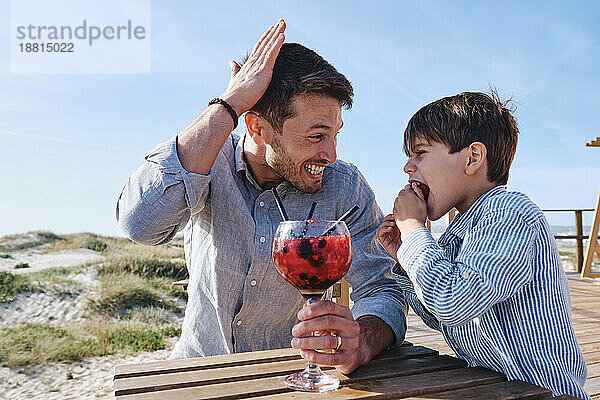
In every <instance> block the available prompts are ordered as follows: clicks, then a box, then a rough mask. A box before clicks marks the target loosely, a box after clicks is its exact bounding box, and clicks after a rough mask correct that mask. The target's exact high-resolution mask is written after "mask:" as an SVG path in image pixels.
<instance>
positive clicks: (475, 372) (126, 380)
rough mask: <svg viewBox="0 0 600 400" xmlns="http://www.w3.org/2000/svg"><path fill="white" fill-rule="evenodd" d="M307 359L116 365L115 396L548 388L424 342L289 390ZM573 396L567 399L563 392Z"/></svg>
mask: <svg viewBox="0 0 600 400" xmlns="http://www.w3.org/2000/svg"><path fill="white" fill-rule="evenodd" d="M305 365H306V362H305V361H304V360H302V359H301V358H300V356H299V352H298V351H297V350H294V349H280V350H268V351H258V352H252V353H238V354H229V355H221V356H213V357H202V358H191V359H185V360H170V361H157V362H149V363H144V364H131V365H117V366H116V367H115V376H114V386H115V397H116V398H117V399H118V400H125V399H130V400H139V399H161V400H170V399H242V398H249V397H252V398H255V397H264V398H268V399H273V400H275V399H303V398H327V399H330V398H331V399H356V398H377V399H383V398H385V399H388V398H411V399H490V400H491V399H547V398H551V393H550V391H548V390H546V389H543V388H541V387H539V386H535V385H531V384H529V383H525V382H521V381H510V382H507V380H506V377H505V376H504V375H502V374H499V373H497V372H494V371H490V370H488V369H485V368H465V363H464V362H463V361H461V360H458V359H456V358H454V357H450V356H446V355H442V356H440V355H439V354H438V352H437V351H435V350H431V349H428V348H426V347H422V346H412V345H410V344H407V345H403V346H402V347H399V348H392V349H388V350H385V351H384V352H383V353H382V354H380V355H379V356H378V357H377V358H376V359H375V360H373V361H371V362H370V363H369V364H368V365H366V366H363V367H361V368H359V369H357V370H356V371H354V372H353V373H351V374H349V375H344V374H341V373H340V372H339V371H337V370H335V369H332V368H328V367H324V368H323V369H324V370H325V371H327V372H328V373H330V374H333V375H336V376H337V377H338V378H339V379H340V381H341V382H342V383H341V385H340V389H339V390H337V391H333V392H327V393H306V392H292V391H289V390H288V389H287V388H286V387H285V386H284V384H283V382H282V380H283V378H284V377H285V376H286V375H288V374H290V373H292V372H296V371H299V370H302V369H303V368H304V367H305ZM561 398H564V399H567V398H572V397H569V396H566V397H561Z"/></svg>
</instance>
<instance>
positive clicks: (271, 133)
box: [117, 20, 406, 373]
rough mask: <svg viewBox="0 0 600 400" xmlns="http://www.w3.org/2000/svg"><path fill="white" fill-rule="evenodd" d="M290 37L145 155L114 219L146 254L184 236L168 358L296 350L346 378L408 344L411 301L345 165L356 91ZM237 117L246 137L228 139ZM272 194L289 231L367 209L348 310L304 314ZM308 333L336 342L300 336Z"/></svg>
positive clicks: (359, 227)
mask: <svg viewBox="0 0 600 400" xmlns="http://www.w3.org/2000/svg"><path fill="white" fill-rule="evenodd" d="M284 31H285V22H284V21H283V20H281V21H279V22H278V23H277V24H276V25H275V26H273V27H271V28H270V29H269V30H268V31H267V32H265V34H264V35H263V36H262V37H261V39H260V40H259V41H258V43H257V44H256V45H255V46H254V49H253V50H252V52H251V53H250V55H249V56H248V58H247V60H246V61H245V62H244V63H243V65H242V66H241V67H240V66H239V65H238V64H237V63H235V62H233V61H232V62H231V63H230V67H231V79H230V81H229V84H228V86H227V89H226V90H225V92H223V94H222V95H221V96H220V97H219V98H218V99H215V100H213V101H211V102H210V103H211V104H210V105H209V106H208V107H207V108H206V109H205V110H204V111H203V112H202V113H201V114H200V115H199V116H198V117H197V118H196V119H195V120H194V121H193V122H192V123H191V124H190V125H189V126H188V127H187V128H185V129H184V130H183V132H181V133H180V134H179V135H178V136H177V137H176V138H174V139H172V140H170V141H168V142H166V143H163V144H161V145H159V146H157V147H156V148H155V149H154V150H153V151H152V152H150V153H149V154H148V155H147V156H146V162H145V163H144V164H143V165H142V166H141V167H140V168H139V169H138V170H137V171H136V172H135V173H134V174H133V175H132V176H131V177H130V178H129V180H128V182H127V184H126V185H125V188H124V189H123V192H122V193H121V196H120V198H119V200H118V203H117V220H118V222H119V225H120V226H121V228H122V229H123V230H124V231H125V232H126V233H127V234H128V235H129V237H131V238H132V239H133V240H135V241H136V242H140V243H144V244H149V245H157V244H162V243H166V242H168V241H169V240H171V239H172V238H173V236H174V235H175V234H176V233H177V232H178V231H179V230H181V229H182V228H183V227H184V226H186V224H187V228H186V231H185V255H186V261H187V263H188V264H187V265H188V270H189V274H190V279H189V286H188V298H189V301H188V306H187V309H186V314H185V319H184V322H183V327H182V335H181V339H180V340H179V342H178V343H177V344H176V346H175V349H174V350H173V354H172V358H183V357H197V356H205V355H214V354H223V353H232V352H243V351H256V350H264V349H270V348H282V347H287V346H289V345H290V341H291V344H292V346H293V347H295V348H299V349H302V352H301V354H302V356H303V357H304V358H306V359H307V360H309V361H313V362H317V363H320V364H325V365H334V366H336V367H337V368H338V369H339V370H340V371H341V372H344V373H348V372H351V371H353V370H354V369H356V367H358V366H360V365H362V364H365V363H366V362H368V361H369V360H371V358H373V357H374V356H375V355H376V354H378V353H379V352H380V351H381V350H382V349H383V348H385V347H387V346H389V345H391V344H394V343H395V344H400V343H401V342H402V340H403V339H404V334H405V330H406V320H405V309H404V297H403V295H402V293H401V292H400V290H399V289H398V287H397V285H396V284H395V283H394V281H393V280H392V279H391V276H390V275H389V270H390V266H391V264H392V263H393V261H392V259H391V258H390V257H389V256H387V254H386V253H385V251H383V249H382V248H381V247H379V245H378V242H377V239H376V238H375V233H376V231H377V227H378V225H379V223H380V222H381V220H382V219H383V214H382V213H381V210H380V209H379V207H378V206H377V204H376V203H375V197H374V194H373V192H372V190H371V189H370V188H369V186H368V184H367V183H366V181H365V180H364V178H363V177H362V175H361V174H360V172H358V170H357V169H356V167H355V166H353V165H351V164H348V163H345V162H343V161H337V162H336V157H337V156H336V141H337V133H338V131H339V130H340V128H341V127H342V119H341V106H342V105H343V106H346V107H348V108H349V107H350V106H351V104H352V95H353V91H352V86H351V85H350V83H349V82H348V80H347V79H346V78H345V77H344V76H343V75H342V74H340V73H338V72H337V71H336V70H335V68H333V67H332V66H331V65H330V64H328V63H327V62H326V61H325V60H323V59H322V58H321V57H320V56H319V55H317V54H316V53H315V52H313V51H312V50H309V49H307V48H305V47H303V46H301V45H298V44H285V45H284V44H283V41H284ZM242 114H244V122H245V124H246V132H245V134H244V135H243V136H242V137H239V136H237V135H232V134H231V131H232V130H233V129H235V126H236V125H237V116H238V115H242ZM272 188H276V189H277V191H278V193H279V194H280V195H281V198H282V200H283V203H284V204H285V206H286V209H287V211H288V214H289V218H290V219H304V218H306V216H307V213H308V210H309V208H310V206H311V204H312V202H313V201H315V202H317V207H316V210H315V213H314V215H315V217H316V218H319V219H332V220H333V219H337V218H339V217H340V216H341V215H342V214H343V213H344V212H345V211H347V210H348V209H350V208H352V207H353V206H354V205H356V204H358V205H359V207H360V209H359V211H358V212H356V213H354V215H353V216H352V217H351V218H349V219H348V221H346V222H347V225H348V228H349V230H350V233H351V235H352V240H353V246H354V260H353V264H352V267H351V268H350V271H349V272H348V274H347V275H346V279H347V280H348V282H349V283H350V284H351V285H352V288H353V294H352V298H353V300H354V302H355V303H354V307H353V309H352V312H350V311H349V310H348V309H347V308H345V307H342V306H340V305H337V304H335V303H333V302H331V301H320V302H317V303H314V304H312V305H310V306H306V307H304V308H302V303H303V300H302V297H301V296H300V294H299V293H298V291H297V290H296V289H295V288H293V287H292V286H291V285H289V284H288V283H286V282H285V281H284V280H283V279H282V278H281V277H280V276H279V275H278V273H277V272H276V270H275V268H274V266H273V264H272V258H271V243H272V241H273V234H274V233H275V229H276V228H277V225H278V224H279V222H280V221H281V217H280V215H279V212H278V210H277V206H276V203H275V201H274V197H273V193H272V191H271V190H269V189H272ZM301 308H302V310H301V311H300V312H299V313H298V310H300V309H301ZM298 319H299V320H300V321H301V322H299V323H297V324H296V325H294V324H295V323H296V322H297V321H298ZM292 328H293V329H292ZM312 331H321V332H326V333H327V332H329V333H334V334H335V335H337V337H339V338H341V341H340V339H338V338H337V337H336V336H334V335H331V334H324V335H321V336H313V337H302V336H304V335H305V334H306V333H309V332H312ZM292 335H293V338H292ZM315 349H319V350H325V351H328V352H318V351H315Z"/></svg>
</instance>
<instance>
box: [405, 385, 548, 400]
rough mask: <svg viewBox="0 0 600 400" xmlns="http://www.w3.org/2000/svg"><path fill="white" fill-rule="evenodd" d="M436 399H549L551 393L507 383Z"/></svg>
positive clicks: (438, 395) (439, 395)
mask: <svg viewBox="0 0 600 400" xmlns="http://www.w3.org/2000/svg"><path fill="white" fill-rule="evenodd" d="M435 398H436V399H440V400H441V399H448V400H480V399H494V400H509V399H528V400H533V399H536V400H537V399H550V398H552V392H551V391H550V390H548V389H545V388H543V387H540V386H537V385H532V384H531V383H528V382H523V381H508V382H500V383H493V384H491V385H483V386H474V387H470V388H466V389H458V390H451V391H449V392H442V393H436V394H435ZM426 399H429V400H430V399H431V396H426V397H421V396H417V397H409V398H408V399H407V400H426Z"/></svg>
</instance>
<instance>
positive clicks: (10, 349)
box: [0, 324, 181, 367]
mask: <svg viewBox="0 0 600 400" xmlns="http://www.w3.org/2000/svg"><path fill="white" fill-rule="evenodd" d="M180 334H181V331H180V329H179V328H177V327H174V326H164V327H158V328H154V327H148V326H144V325H133V324H125V325H123V324H121V325H118V326H117V325H114V324H112V325H110V324H109V325H106V324H101V325H100V324H95V325H92V327H91V328H88V329H85V330H83V331H82V330H78V329H77V328H75V329H73V328H72V327H69V328H63V327H56V326H50V325H45V324H25V325H21V326H18V327H15V328H9V329H5V330H3V331H0V363H2V364H3V365H6V366H8V367H15V366H21V365H29V364H39V363H48V362H73V361H80V360H82V359H83V358H84V357H91V356H105V355H109V354H115V353H119V352H121V353H129V354H133V353H136V352H138V351H155V350H161V349H164V348H165V344H164V339H165V338H167V337H172V336H178V335H180Z"/></svg>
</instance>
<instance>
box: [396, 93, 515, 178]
mask: <svg viewBox="0 0 600 400" xmlns="http://www.w3.org/2000/svg"><path fill="white" fill-rule="evenodd" d="M511 104H512V100H510V99H509V100H507V101H505V102H502V101H500V99H499V98H498V94H497V93H496V92H495V91H494V90H491V93H490V94H489V95H488V94H486V93H479V92H464V93H460V94H457V95H455V96H450V97H444V98H442V99H439V100H436V101H434V102H433V103H429V104H427V105H426V106H424V107H423V108H421V109H420V110H419V111H417V113H416V114H415V115H413V116H412V118H411V119H410V121H409V122H408V125H407V126H406V130H405V131H404V152H405V153H406V154H407V155H408V154H409V153H410V150H411V149H412V147H413V145H414V144H415V143H416V142H415V141H416V139H417V138H424V139H425V140H427V141H429V142H438V143H444V144H445V145H446V146H448V147H449V148H450V153H451V154H453V153H457V152H459V151H461V150H462V149H464V148H466V147H468V146H469V145H471V143H473V142H481V143H483V144H484V145H485V147H486V148H487V160H488V173H487V178H488V180H489V181H490V182H497V183H499V184H502V185H506V183H507V182H508V173H509V170H510V165H511V163H512V161H513V158H514V156H515V152H516V150H517V137H518V135H519V129H518V127H517V123H516V121H515V119H514V118H513V116H512V114H511V112H514V109H512V108H511V107H510V106H511Z"/></svg>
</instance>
